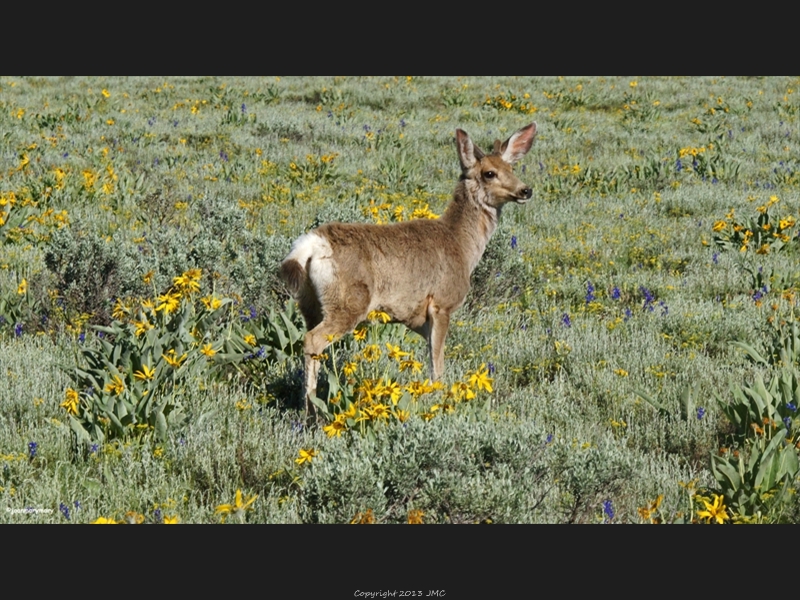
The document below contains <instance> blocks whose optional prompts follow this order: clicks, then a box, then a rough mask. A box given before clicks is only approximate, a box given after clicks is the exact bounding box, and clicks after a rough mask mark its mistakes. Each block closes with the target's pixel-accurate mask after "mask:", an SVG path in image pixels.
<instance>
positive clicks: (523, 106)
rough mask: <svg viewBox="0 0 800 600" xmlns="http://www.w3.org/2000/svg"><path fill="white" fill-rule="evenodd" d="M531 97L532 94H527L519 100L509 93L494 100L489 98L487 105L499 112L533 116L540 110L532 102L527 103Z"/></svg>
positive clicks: (499, 95) (487, 98)
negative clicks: (514, 112) (510, 111)
mask: <svg viewBox="0 0 800 600" xmlns="http://www.w3.org/2000/svg"><path fill="white" fill-rule="evenodd" d="M530 97H531V95H530V94H528V93H525V94H523V95H522V98H517V96H516V95H515V94H512V93H511V92H508V93H506V94H498V95H497V96H495V97H494V98H492V97H490V96H487V97H486V102H485V104H486V106H491V107H492V108H495V109H497V110H513V111H516V112H518V113H522V114H524V115H532V114H533V113H535V112H536V111H537V110H539V109H538V108H536V107H535V106H534V105H533V104H532V103H531V102H526V100H528V99H529V98H530Z"/></svg>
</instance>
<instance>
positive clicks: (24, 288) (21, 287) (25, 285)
mask: <svg viewBox="0 0 800 600" xmlns="http://www.w3.org/2000/svg"><path fill="white" fill-rule="evenodd" d="M27 291H28V281H27V280H25V279H23V280H22V281H21V282H20V284H19V286H18V287H17V293H18V294H20V295H22V294H24V293H25V292H27Z"/></svg>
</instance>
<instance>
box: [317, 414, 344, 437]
mask: <svg viewBox="0 0 800 600" xmlns="http://www.w3.org/2000/svg"><path fill="white" fill-rule="evenodd" d="M346 430H347V425H346V424H345V422H344V415H343V414H342V413H339V414H338V415H336V419H334V420H333V422H332V423H331V424H330V425H326V426H325V427H323V428H322V431H324V432H325V433H327V434H328V437H334V436H335V437H340V436H341V435H342V432H343V431H346Z"/></svg>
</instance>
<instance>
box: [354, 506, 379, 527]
mask: <svg viewBox="0 0 800 600" xmlns="http://www.w3.org/2000/svg"><path fill="white" fill-rule="evenodd" d="M374 522H375V515H374V514H373V512H372V509H371V508H368V509H367V512H365V513H358V514H357V515H356V516H355V517H353V520H352V521H350V524H351V525H372V524H373V523H374Z"/></svg>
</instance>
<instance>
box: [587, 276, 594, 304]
mask: <svg viewBox="0 0 800 600" xmlns="http://www.w3.org/2000/svg"><path fill="white" fill-rule="evenodd" d="M590 302H594V286H593V285H592V282H591V281H588V282H587V283H586V304H589V303H590Z"/></svg>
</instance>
